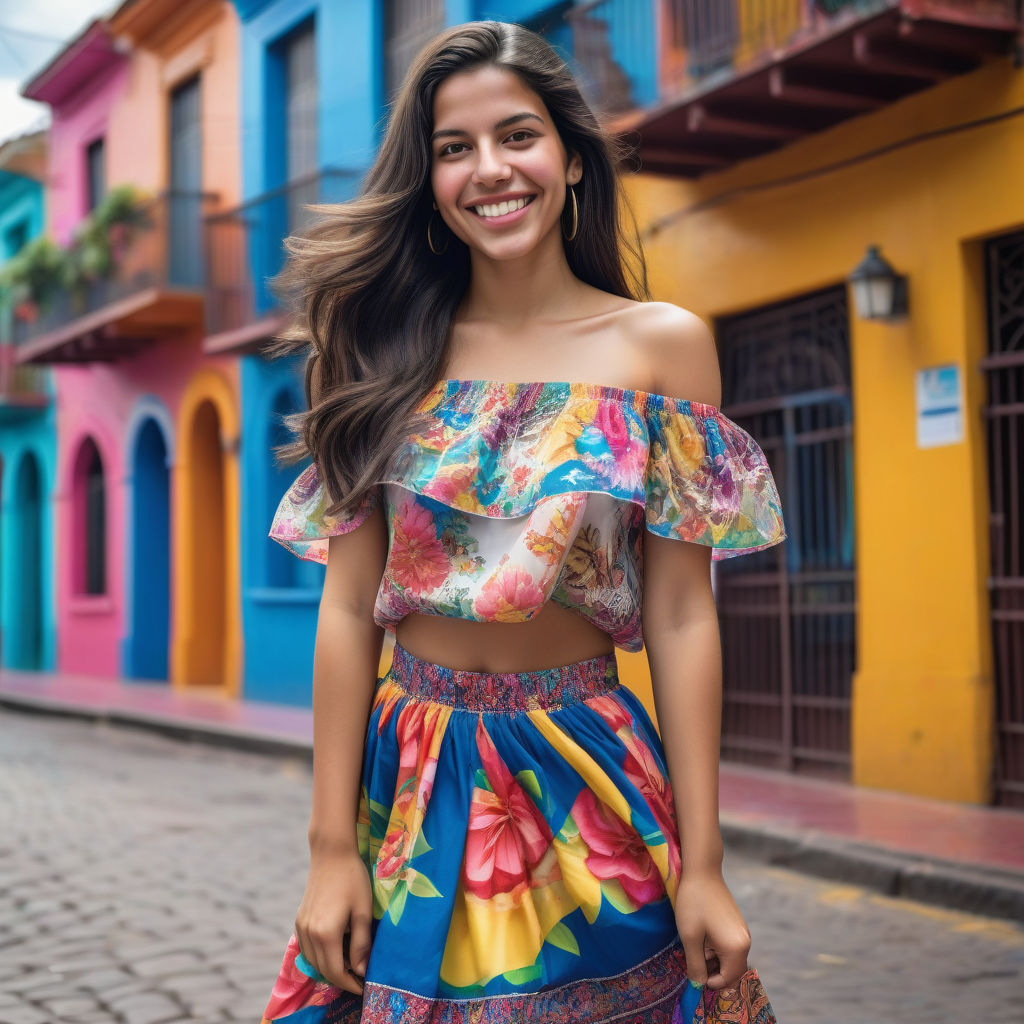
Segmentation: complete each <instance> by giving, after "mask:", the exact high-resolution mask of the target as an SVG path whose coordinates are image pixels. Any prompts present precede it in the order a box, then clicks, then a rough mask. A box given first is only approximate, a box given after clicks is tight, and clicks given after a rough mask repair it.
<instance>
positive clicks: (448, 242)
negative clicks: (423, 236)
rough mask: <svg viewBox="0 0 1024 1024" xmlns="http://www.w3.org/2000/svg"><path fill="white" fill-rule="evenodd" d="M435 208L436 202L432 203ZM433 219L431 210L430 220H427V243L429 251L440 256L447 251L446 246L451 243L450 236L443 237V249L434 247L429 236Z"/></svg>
mask: <svg viewBox="0 0 1024 1024" xmlns="http://www.w3.org/2000/svg"><path fill="white" fill-rule="evenodd" d="M437 208H438V206H437V203H434V209H435V210H436V209H437ZM433 221H434V214H433V212H431V214H430V220H428V221H427V245H429V246H430V251H431V252H432V253H434V254H435V255H436V256H440V255H441V254H442V253H445V252H447V251H448V246H449V244H450V243H451V240H452V236H451V235H450V234H449V235H448V237H447V239H445V243H444V248H443V249H435V248H434V241H433V239H432V238H431V237H430V225H431V224H432V223H433Z"/></svg>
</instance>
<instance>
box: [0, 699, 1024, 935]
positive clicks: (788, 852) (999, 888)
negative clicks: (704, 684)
mask: <svg viewBox="0 0 1024 1024" xmlns="http://www.w3.org/2000/svg"><path fill="white" fill-rule="evenodd" d="M0 707H3V708H9V709H11V710H13V711H20V712H23V713H28V714H40V715H54V716H60V717H64V718H77V719H84V720H89V721H95V722H104V723H109V724H111V725H117V726H122V727H127V728H134V729H142V730H145V731H148V732H153V733H157V734H159V735H162V736H167V737H170V738H173V739H178V740H184V741H187V742H193V743H194V742H201V743H207V744H209V745H211V746H216V747H223V748H228V749H233V750H244V751H248V752H251V753H260V754H271V755H274V756H279V757H280V756H287V757H298V758H300V759H302V760H305V761H307V762H308V763H310V764H312V760H313V744H312V741H311V740H310V741H305V740H302V739H289V738H287V737H282V736H279V735H275V734H273V733H264V732H259V731H258V730H252V729H244V728H237V727H233V726H231V725H228V724H219V725H218V724H209V725H207V724H205V723H197V722H194V721H192V720H190V719H183V718H181V719H176V718H169V717H167V716H165V715H151V714H147V713H146V712H143V711H132V710H125V709H121V708H104V707H86V706H79V705H73V704H65V703H60V702H58V701H54V700H48V699H46V698H41V697H35V698H34V697H31V696H27V695H24V694H11V693H0ZM719 821H720V827H721V832H722V840H723V843H724V844H725V845H726V847H727V849H729V850H735V851H736V852H737V853H740V854H743V855H744V856H747V857H750V858H751V859H753V860H757V861H760V862H762V863H765V864H773V865H776V866H779V867H784V868H789V869H791V870H794V871H799V872H803V873H804V874H809V875H815V876H818V877H820V878H830V879H835V880H837V881H842V882H845V883H847V884H850V885H861V886H864V887H865V888H868V889H872V890H874V891H876V892H880V893H882V894H883V895H886V896H895V897H899V898H904V899H912V900H917V901H919V902H922V903H930V904H934V905H936V906H941V907H948V908H950V909H953V910H962V911H966V912H968V913H972V914H980V915H983V916H985V917H997V918H1008V919H1010V920H1013V921H1024V876H1022V875H1021V874H1020V873H1018V872H1014V871H1009V870H1005V869H1001V868H994V867H981V866H973V865H964V864H961V863H960V862H958V861H953V860H946V859H943V858H941V857H920V856H917V855H914V854H910V853H903V852H901V851H899V850H887V849H885V848H884V847H881V846H875V845H872V844H870V843H862V842H858V841H856V840H850V839H840V838H837V837H835V836H832V835H829V834H828V833H826V832H821V831H818V830H811V829H808V830H786V829H780V828H778V827H777V826H775V825H772V824H769V823H764V822H757V821H751V820H749V819H746V818H742V817H739V816H736V815H733V814H731V813H730V812H728V811H723V812H721V813H720V815H719Z"/></svg>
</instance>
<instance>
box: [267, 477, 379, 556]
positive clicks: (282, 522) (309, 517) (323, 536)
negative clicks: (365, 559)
mask: <svg viewBox="0 0 1024 1024" xmlns="http://www.w3.org/2000/svg"><path fill="white" fill-rule="evenodd" d="M379 500H380V496H379V492H378V488H374V489H372V490H371V491H369V492H368V493H367V495H366V497H365V498H364V499H363V501H362V503H361V505H360V506H359V508H358V509H357V510H356V511H355V512H354V513H352V514H350V515H348V516H330V515H327V513H326V511H325V510H326V509H327V507H328V506H329V505H330V504H331V501H330V498H329V496H328V494H327V490H326V488H325V487H324V484H323V481H321V479H320V474H319V470H318V469H317V465H316V463H315V462H314V463H310V465H309V466H307V467H306V468H305V469H304V470H303V471H302V472H301V473H300V474H299V476H298V477H297V478H296V480H295V482H294V483H293V484H292V485H291V487H289V488H288V490H287V491H285V493H284V495H283V496H282V498H281V501H280V503H279V504H278V506H277V511H276V512H275V513H274V520H273V522H272V523H271V526H270V532H269V534H268V536H269V537H272V538H273V539H274V540H276V541H277V542H278V543H279V544H281V545H283V546H284V547H286V548H287V549H288V550H289V551H291V552H292V553H293V554H295V555H298V557H299V558H304V559H306V560H307V561H309V562H320V563H321V564H323V565H326V564H327V548H328V538H329V537H334V536H337V535H338V534H342V533H351V532H352V531H353V530H354V529H356V527H358V526H361V525H362V524H363V523H364V522H365V521H366V519H367V517H368V516H369V515H370V513H371V512H373V510H374V509H375V508H376V507H377V504H378V502H379Z"/></svg>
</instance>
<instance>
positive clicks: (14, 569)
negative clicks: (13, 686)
mask: <svg viewBox="0 0 1024 1024" xmlns="http://www.w3.org/2000/svg"><path fill="white" fill-rule="evenodd" d="M9 507H10V509H11V515H12V516H13V524H12V525H13V527H14V529H13V531H12V533H11V537H12V539H13V543H12V544H11V545H10V550H9V551H8V552H7V556H8V557H9V558H10V560H11V572H10V576H9V579H10V581H11V584H12V587H13V591H14V598H15V599H14V601H13V602H12V615H11V621H10V629H9V632H8V635H7V637H6V640H7V658H6V661H7V664H8V665H9V666H10V667H11V668H17V669H26V670H39V669H41V668H42V667H43V581H42V576H41V567H42V554H43V552H42V525H43V524H42V514H43V508H42V483H41V474H40V471H39V462H38V460H37V459H36V457H35V456H34V455H32V454H31V453H28V452H26V453H25V454H24V455H23V456H22V457H21V460H20V461H19V462H18V467H17V470H16V471H15V474H14V490H13V493H12V495H11V501H10V505H9Z"/></svg>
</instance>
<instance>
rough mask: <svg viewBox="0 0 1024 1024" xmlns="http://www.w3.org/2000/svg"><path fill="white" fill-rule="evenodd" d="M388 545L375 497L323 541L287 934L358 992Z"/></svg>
mask: <svg viewBox="0 0 1024 1024" xmlns="http://www.w3.org/2000/svg"><path fill="white" fill-rule="evenodd" d="M387 545H388V534H387V524H386V522H385V519H384V512H383V507H382V504H378V506H377V507H376V508H375V509H374V510H373V512H372V513H371V514H370V516H369V517H368V518H367V519H366V521H365V522H364V523H362V524H361V525H360V526H359V527H357V528H356V529H355V530H353V531H352V532H351V533H347V534H340V535H338V536H334V537H331V538H330V541H329V547H328V556H327V569H326V575H325V579H324V588H323V594H322V596H321V599H320V610H319V616H318V619H317V629H316V644H315V648H314V654H313V803H312V812H311V814H310V821H309V850H310V870H309V878H308V880H307V883H306V891H305V894H304V896H303V899H302V903H301V905H300V906H299V910H298V912H297V914H296V919H295V934H296V938H297V939H298V942H299V949H300V950H301V951H302V955H303V956H304V957H305V958H306V959H307V960H309V961H310V963H311V964H312V965H313V967H315V968H316V969H317V970H318V971H319V972H320V973H321V974H322V975H323V976H324V977H325V978H327V980H328V981H330V982H331V983H332V984H334V985H338V986H339V987H341V988H343V989H346V990H347V991H349V992H353V993H356V994H359V993H361V992H362V984H361V982H360V981H359V980H358V979H357V978H356V977H355V976H354V974H360V975H362V974H364V973H365V971H366V960H367V957H368V956H369V951H370V942H371V938H370V924H371V921H372V913H373V898H372V891H371V888H370V880H369V876H368V874H367V871H366V866H365V865H364V864H363V861H362V859H361V858H360V856H359V849H358V843H357V839H356V818H357V814H358V809H359V786H360V782H361V777H362V762H363V754H364V749H365V748H364V743H365V737H366V728H367V722H368V720H369V714H370V705H371V702H372V699H373V692H374V687H375V685H376V682H377V674H378V670H379V665H380V656H381V649H382V643H383V638H384V631H383V629H382V628H381V627H380V626H378V625H376V623H374V621H373V606H374V602H375V600H376V596H377V590H378V588H379V586H380V580H381V577H382V575H383V573H384V564H385V561H386V558H387ZM346 932H348V935H346ZM346 952H347V953H348V960H349V966H351V968H352V973H350V972H349V970H348V969H347V967H346V963H345V961H346Z"/></svg>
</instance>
